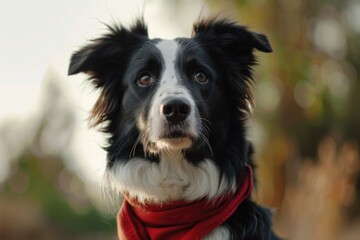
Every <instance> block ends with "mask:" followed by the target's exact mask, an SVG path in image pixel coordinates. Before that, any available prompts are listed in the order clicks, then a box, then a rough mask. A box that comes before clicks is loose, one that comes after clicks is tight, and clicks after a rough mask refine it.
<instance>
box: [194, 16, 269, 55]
mask: <svg viewBox="0 0 360 240" xmlns="http://www.w3.org/2000/svg"><path fill="white" fill-rule="evenodd" d="M192 36H193V38H194V39H198V40H200V41H201V40H204V41H203V42H206V43H207V44H209V45H213V46H217V48H218V49H220V50H221V49H222V50H229V51H231V52H235V53H236V52H237V51H242V52H244V51H251V50H252V49H254V48H255V49H257V50H259V51H262V52H272V48H271V46H270V43H269V41H268V39H267V37H266V36H265V35H263V34H260V33H255V32H251V31H249V30H248V29H247V28H246V27H244V26H241V25H237V24H235V23H234V22H231V21H230V20H228V19H221V20H219V19H217V18H211V19H205V20H204V19H202V20H199V21H198V22H196V23H195V24H194V28H193V33H192Z"/></svg>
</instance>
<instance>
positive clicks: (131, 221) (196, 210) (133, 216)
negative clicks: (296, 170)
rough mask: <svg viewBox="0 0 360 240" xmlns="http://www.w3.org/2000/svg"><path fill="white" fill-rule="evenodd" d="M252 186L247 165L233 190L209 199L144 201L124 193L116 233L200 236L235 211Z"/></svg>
mask: <svg viewBox="0 0 360 240" xmlns="http://www.w3.org/2000/svg"><path fill="white" fill-rule="evenodd" d="M252 187H253V179H252V170H251V168H250V167H247V175H246V177H245V178H244V179H243V180H242V185H241V186H240V187H239V189H238V190H237V192H236V193H235V194H233V195H222V196H220V197H218V198H216V199H214V200H210V201H209V200H207V199H206V198H204V199H201V200H197V201H193V202H187V201H176V202H169V203H164V204H161V205H151V204H145V205H144V204H139V203H138V202H137V201H136V200H134V199H130V198H129V197H127V196H124V201H123V204H122V207H121V208H120V211H119V213H118V216H117V227H118V237H119V239H120V240H150V239H153V240H165V239H175V240H185V239H194V240H196V239H202V238H203V237H205V236H206V235H207V234H209V233H210V232H211V231H212V230H214V229H215V228H216V227H218V226H220V225H221V224H223V223H224V222H225V221H226V220H227V219H228V218H229V217H230V216H231V215H232V214H233V213H234V212H235V210H236V209H237V207H238V206H239V205H240V204H241V203H242V202H243V201H244V200H245V199H247V198H248V197H249V196H250V194H251V191H252Z"/></svg>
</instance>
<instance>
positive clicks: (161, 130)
mask: <svg viewBox="0 0 360 240" xmlns="http://www.w3.org/2000/svg"><path fill="white" fill-rule="evenodd" d="M254 49H257V50H260V51H262V52H271V47H270V44H269V43H268V40H267V38H266V37H265V36H264V35H262V34H258V33H254V32H251V31H249V30H248V29H247V28H246V27H244V26H239V25H236V24H234V23H232V22H230V21H228V20H217V19H210V20H201V21H199V22H197V23H196V24H195V25H194V28H193V34H192V37H191V38H177V39H174V40H163V39H149V37H148V34H147V27H146V25H145V24H144V23H143V21H138V22H137V23H136V24H135V25H134V26H133V27H131V28H125V27H123V26H115V27H109V32H108V33H107V34H105V35H103V36H102V37H100V38H98V39H95V40H93V41H92V42H90V43H89V44H88V45H86V46H85V47H83V48H81V49H80V50H79V51H77V52H75V53H74V54H73V56H72V58H71V62H70V67H69V74H76V73H79V72H84V73H86V74H88V75H89V76H90V79H91V81H92V82H93V83H94V84H95V86H96V88H98V89H100V96H99V98H98V100H97V102H96V104H95V106H94V108H93V111H92V115H91V119H92V121H93V124H94V125H99V124H102V123H105V126H104V131H105V132H107V133H110V136H111V137H110V139H109V146H108V147H107V151H108V167H111V166H112V165H113V164H114V163H115V162H116V161H127V160H129V159H131V158H132V157H134V156H137V157H143V158H144V157H145V156H146V157H147V158H148V159H149V160H156V159H157V156H158V155H159V154H161V153H162V152H164V151H169V150H170V151H171V150H180V151H182V152H183V153H184V154H185V155H186V157H187V159H188V160H190V161H199V160H201V159H199V157H200V156H201V158H204V157H211V156H213V155H216V154H218V153H217V152H219V151H220V150H221V151H222V152H223V151H224V149H223V148H224V146H226V145H227V146H229V144H227V143H228V142H229V141H243V140H242V139H241V140H239V139H234V138H237V136H240V135H241V138H242V137H243V135H244V133H243V129H244V128H243V123H242V119H244V117H245V116H246V114H248V112H249V109H250V106H251V104H252V95H251V91H250V87H251V82H252V74H251V72H252V66H253V65H254V64H255V63H256V61H255V57H254V55H253V50H254ZM239 131H240V132H239ZM225 151H226V150H225ZM228 168H231V166H230V165H229V167H228Z"/></svg>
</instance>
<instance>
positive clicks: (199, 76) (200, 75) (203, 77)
mask: <svg viewBox="0 0 360 240" xmlns="http://www.w3.org/2000/svg"><path fill="white" fill-rule="evenodd" d="M194 80H195V81H197V82H198V83H202V84H204V83H207V82H208V81H209V77H208V75H207V74H206V73H205V72H203V71H198V72H196V73H195V75H194Z"/></svg>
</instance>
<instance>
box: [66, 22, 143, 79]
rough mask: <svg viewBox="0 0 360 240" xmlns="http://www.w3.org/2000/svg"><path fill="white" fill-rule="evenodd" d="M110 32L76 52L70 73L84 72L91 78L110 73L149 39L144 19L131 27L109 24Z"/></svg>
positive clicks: (71, 62)
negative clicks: (109, 71) (112, 68)
mask: <svg viewBox="0 0 360 240" xmlns="http://www.w3.org/2000/svg"><path fill="white" fill-rule="evenodd" d="M107 27H108V30H109V32H108V33H107V34H105V35H103V36H101V37H100V38H97V39H94V40H91V42H90V43H89V44H87V45H86V46H84V47H82V48H81V49H80V50H78V51H76V52H74V53H73V54H72V56H71V59H70V64H69V68H68V75H72V74H77V73H80V72H84V73H86V74H88V75H89V76H90V78H91V79H97V81H101V80H100V78H101V76H102V75H103V74H105V73H108V70H109V69H111V67H114V66H116V64H118V67H120V66H123V64H121V63H122V62H123V61H124V60H125V59H128V58H127V57H128V56H129V55H130V54H131V52H130V50H131V49H136V45H140V44H141V43H143V42H144V41H145V40H146V39H148V32H147V27H146V25H145V24H144V22H143V21H142V20H138V21H137V22H136V24H135V25H133V26H132V27H130V28H125V27H123V26H121V25H120V26H109V25H108V26H107Z"/></svg>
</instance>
